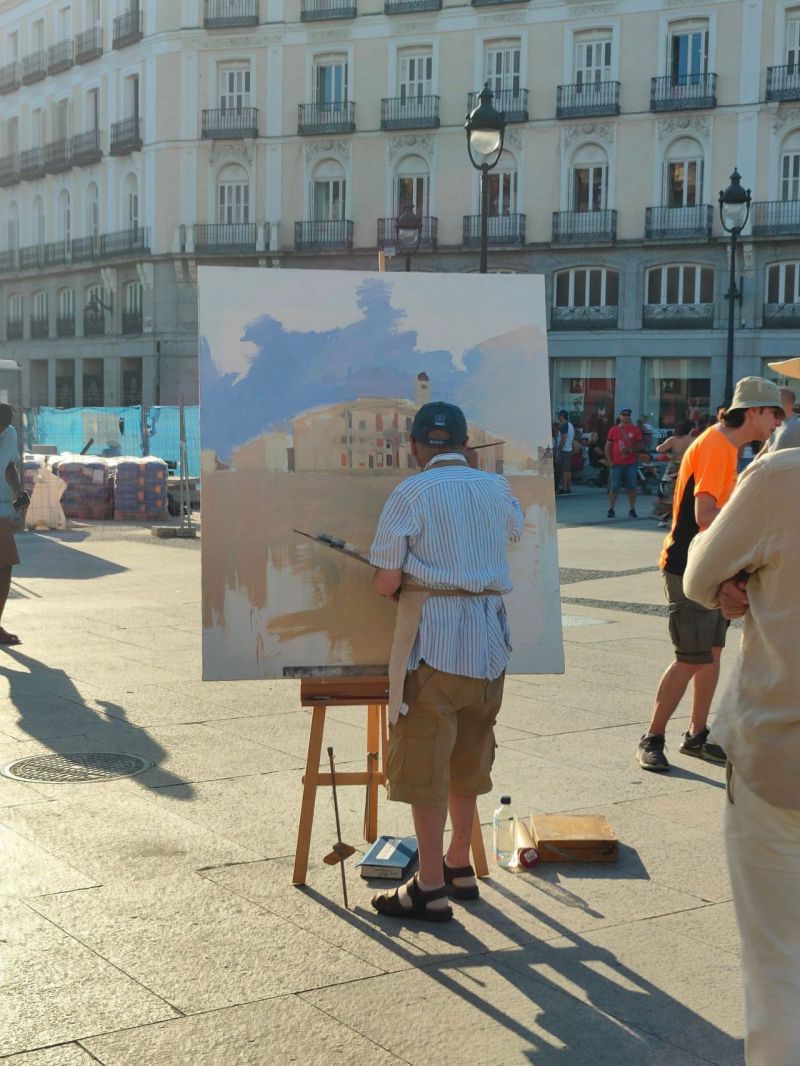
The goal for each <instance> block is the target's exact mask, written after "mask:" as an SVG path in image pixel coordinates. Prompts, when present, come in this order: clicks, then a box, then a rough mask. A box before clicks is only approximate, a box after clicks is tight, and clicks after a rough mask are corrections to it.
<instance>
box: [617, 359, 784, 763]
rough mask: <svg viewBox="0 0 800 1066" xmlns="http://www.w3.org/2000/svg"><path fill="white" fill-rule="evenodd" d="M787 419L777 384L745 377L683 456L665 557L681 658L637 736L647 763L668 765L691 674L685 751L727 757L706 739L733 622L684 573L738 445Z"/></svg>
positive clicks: (727, 483)
mask: <svg viewBox="0 0 800 1066" xmlns="http://www.w3.org/2000/svg"><path fill="white" fill-rule="evenodd" d="M782 419H783V407H782V406H781V398H780V391H779V390H778V386H777V385H775V384H774V383H773V382H771V381H767V380H766V379H765V378H757V377H750V378H742V380H741V381H739V382H737V385H736V389H735V391H734V394H733V400H732V401H731V406H730V407H729V408H728V409H727V411H726V412H725V414H724V415H722V419H721V421H719V422H717V423H716V424H715V425H713V426H711V427H710V428H709V429H707V430H706V431H705V433H703V434H701V436H699V437H698V438H697V439H696V440H695V441H694V443H693V444H691V445H690V446H689V448H688V449H687V450H686V453H685V454H684V457H683V459H682V460H681V466H680V470H679V471H678V479H677V481H676V483H675V494H674V496H673V501H672V528H671V529H670V531H669V533H668V534H667V537H666V540H665V541H664V547H663V548H662V550H661V558H660V560H659V565H660V567H661V570H662V572H663V575H664V591H665V594H666V597H667V602H668V604H669V632H670V637H671V638H672V643H673V646H674V648H675V661H674V662H673V663H671V664H670V666H668V667H667V669H666V671H665V673H664V675H663V677H662V678H661V681H660V683H659V686H658V690H657V692H656V700H655V708H654V710H653V717H652V719H651V722H650V727H649V729H648V731H647V732H646V733H645V734H644V736H643V737H642V738H641V740H640V741H639V749H638V752H637V758H638V761H639V765H640V766H641V767H642V769H643V770H669V763H668V762H667V758H666V756H665V755H664V742H665V731H666V728H667V722H668V721H669V720H670V718H671V717H672V715H673V714H674V713H675V710H676V709H677V707H678V704H679V703H680V702H681V700H682V698H683V695H684V693H685V692H686V689H687V688H688V686H689V682H690V681H691V682H692V717H691V721H690V722H689V729H688V731H687V732H686V733H684V734H683V741H682V743H681V746H680V750H681V751H682V752H683V754H684V755H693V756H695V757H697V758H700V759H706V760H708V761H709V762H716V763H724V762H725V752H724V751H723V750H722V748H721V747H720V746H719V745H718V744H709V743H708V733H709V730H708V727H707V724H706V723H707V721H708V712H709V710H710V709H711V701H712V699H713V697H714V690H715V688H716V686H717V680H718V678H719V662H720V657H721V655H722V649H723V647H724V646H725V633H726V630H727V627H728V623H727V622H726V621H725V620H724V619H723V617H722V615H721V614H720V612H719V611H717V610H708V608H706V607H703V606H701V605H700V604H699V603H695V602H694V600H689V599H687V598H686V596H685V595H684V592H683V573H684V571H685V569H686V558H687V554H688V551H689V545H690V543H691V542H692V540H693V539H694V537H695V536H696V535H697V534H698V533H699V532H700V531H701V530H704V529H708V527H709V526H710V525H711V523H712V522H713V521H714V519H715V518H716V517H717V515H718V514H719V512H720V510H721V509H722V507H723V505H724V504H725V503H726V501H727V500H728V498H729V497H730V495H731V493H732V492H733V489H734V486H735V484H736V460H737V453H738V450H739V448H740V447H741V445H742V444H746V443H747V442H748V441H753V440H761V441H764V440H767V438H768V437H769V436H770V434H771V433H772V431H773V429H775V427H776V426H777V425H780V422H781V420H782Z"/></svg>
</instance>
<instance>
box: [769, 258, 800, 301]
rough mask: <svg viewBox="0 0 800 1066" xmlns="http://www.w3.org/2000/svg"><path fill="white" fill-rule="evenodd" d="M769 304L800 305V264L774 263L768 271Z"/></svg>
mask: <svg viewBox="0 0 800 1066" xmlns="http://www.w3.org/2000/svg"><path fill="white" fill-rule="evenodd" d="M767 303H768V304H796V303H800V262H791V263H773V264H772V265H771V266H770V267H769V268H768V269H767Z"/></svg>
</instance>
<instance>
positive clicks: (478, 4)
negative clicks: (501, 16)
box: [472, 0, 527, 7]
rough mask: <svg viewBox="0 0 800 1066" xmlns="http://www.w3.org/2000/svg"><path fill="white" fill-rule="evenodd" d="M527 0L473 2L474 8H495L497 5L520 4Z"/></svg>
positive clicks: (476, 0)
mask: <svg viewBox="0 0 800 1066" xmlns="http://www.w3.org/2000/svg"><path fill="white" fill-rule="evenodd" d="M519 3H527V0H472V6H473V7H493V6H494V5H495V4H519Z"/></svg>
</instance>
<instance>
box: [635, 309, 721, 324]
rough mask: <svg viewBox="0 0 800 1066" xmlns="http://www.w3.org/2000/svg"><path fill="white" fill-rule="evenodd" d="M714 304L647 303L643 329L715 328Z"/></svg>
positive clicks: (643, 312) (643, 313) (643, 314)
mask: <svg viewBox="0 0 800 1066" xmlns="http://www.w3.org/2000/svg"><path fill="white" fill-rule="evenodd" d="M713 328H714V305H713V304H645V305H644V307H643V308H642V329H713Z"/></svg>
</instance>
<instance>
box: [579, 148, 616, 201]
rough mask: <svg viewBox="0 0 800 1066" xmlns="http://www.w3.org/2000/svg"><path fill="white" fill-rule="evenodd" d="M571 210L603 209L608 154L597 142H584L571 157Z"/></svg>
mask: <svg viewBox="0 0 800 1066" xmlns="http://www.w3.org/2000/svg"><path fill="white" fill-rule="evenodd" d="M570 180H571V197H570V199H571V205H572V206H571V210H572V211H605V209H606V205H607V202H608V156H607V155H606V153H605V150H604V149H603V148H601V147H600V145H599V144H584V145H582V146H581V147H580V148H579V149H578V150H577V152H576V153H575V155H574V156H573V157H572V171H571V174H570Z"/></svg>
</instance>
